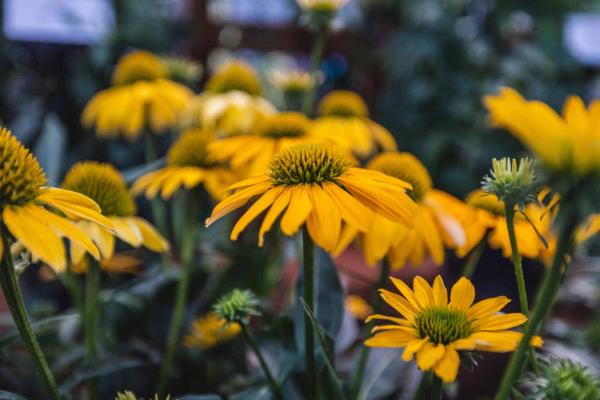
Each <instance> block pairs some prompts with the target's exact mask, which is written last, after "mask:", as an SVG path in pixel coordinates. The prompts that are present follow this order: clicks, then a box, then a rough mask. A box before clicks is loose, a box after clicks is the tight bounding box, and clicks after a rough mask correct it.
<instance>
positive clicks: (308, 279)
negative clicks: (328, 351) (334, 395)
mask: <svg viewBox="0 0 600 400" xmlns="http://www.w3.org/2000/svg"><path fill="white" fill-rule="evenodd" d="M302 253H303V263H304V294H303V297H304V301H305V302H306V305H307V306H308V308H309V309H311V310H313V312H316V310H315V245H314V243H313V241H312V239H311V237H310V235H309V233H308V229H307V228H306V227H304V228H303V229H302ZM304 357H305V367H306V378H307V379H306V384H307V387H306V390H307V398H309V399H316V398H317V363H316V360H315V334H314V332H313V327H312V323H311V321H310V317H309V316H308V315H306V313H304Z"/></svg>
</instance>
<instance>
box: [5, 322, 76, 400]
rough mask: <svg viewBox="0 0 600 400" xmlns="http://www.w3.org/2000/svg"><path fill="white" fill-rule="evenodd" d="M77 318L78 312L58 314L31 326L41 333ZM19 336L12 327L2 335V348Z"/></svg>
mask: <svg viewBox="0 0 600 400" xmlns="http://www.w3.org/2000/svg"><path fill="white" fill-rule="evenodd" d="M76 319H79V315H78V314H65V315H57V316H53V317H49V318H44V319H40V320H38V321H35V322H32V323H31V327H32V328H33V331H34V332H35V333H40V332H41V331H43V330H45V329H49V328H51V327H53V326H55V325H59V324H61V323H63V322H68V321H72V320H76ZM19 337H20V336H19V332H17V330H15V329H11V330H10V331H8V332H7V333H4V334H3V335H0V348H2V347H4V346H7V345H8V344H9V343H10V342H12V341H13V340H15V339H18V338H19ZM0 399H1V397H0Z"/></svg>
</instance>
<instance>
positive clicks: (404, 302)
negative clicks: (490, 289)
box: [365, 276, 542, 383]
mask: <svg viewBox="0 0 600 400" xmlns="http://www.w3.org/2000/svg"><path fill="white" fill-rule="evenodd" d="M390 279H391V280H392V283H393V284H394V286H395V287H396V288H397V289H398V291H400V293H401V294H402V295H401V296H400V295H398V294H396V293H393V292H390V291H388V290H385V289H380V290H379V293H380V296H381V298H382V299H383V301H385V302H386V303H387V304H389V305H390V306H391V307H393V308H394V309H395V310H396V311H398V313H399V314H400V317H392V316H387V315H381V314H375V315H371V316H370V317H369V318H367V322H369V321H371V320H383V321H387V322H390V324H387V325H380V326H376V327H375V328H373V332H374V333H375V332H376V334H375V335H374V336H373V337H371V338H370V339H367V340H366V341H365V344H366V345H367V346H371V347H403V348H404V353H403V354H402V359H403V360H404V361H410V360H412V359H413V357H416V360H417V365H418V366H419V368H420V369H421V370H423V371H429V370H433V372H434V373H435V374H436V375H437V376H438V377H440V378H441V379H442V381H444V382H446V383H449V382H453V381H454V380H456V376H457V374H458V368H459V366H460V357H459V354H458V352H459V351H472V350H481V351H490V352H496V353H504V352H510V351H513V350H514V349H515V348H516V347H517V346H518V345H519V342H520V341H521V338H522V336H523V335H522V333H521V332H516V331H513V330H510V329H511V328H514V327H517V326H519V325H522V324H524V323H525V322H526V321H527V317H526V316H525V315H523V314H521V313H510V314H500V311H501V310H502V309H503V308H504V306H506V305H507V304H508V303H509V302H510V299H508V298H507V297H505V296H499V297H493V298H489V299H485V300H481V301H478V302H477V303H475V304H473V301H474V300H475V287H473V285H472V284H471V281H469V280H468V279H467V278H464V277H463V278H460V279H459V280H458V282H456V283H455V284H454V286H452V290H451V291H450V298H449V299H448V291H447V289H446V287H445V286H444V281H443V280H442V277H441V276H437V277H436V278H435V280H434V282H433V287H432V286H430V285H429V283H427V281H425V279H423V278H421V277H419V276H417V277H416V278H415V279H414V281H413V288H412V289H411V288H410V287H409V286H408V285H407V284H405V283H404V282H402V281H401V280H399V279H395V278H392V277H390ZM531 344H532V345H533V346H537V347H539V346H541V345H542V340H541V338H539V337H537V336H536V337H534V338H533V339H532V343H531Z"/></svg>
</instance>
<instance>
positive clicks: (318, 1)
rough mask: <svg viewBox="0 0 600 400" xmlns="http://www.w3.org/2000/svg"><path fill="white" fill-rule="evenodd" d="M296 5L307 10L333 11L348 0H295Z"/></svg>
mask: <svg viewBox="0 0 600 400" xmlns="http://www.w3.org/2000/svg"><path fill="white" fill-rule="evenodd" d="M296 1H297V2H298V5H299V6H300V7H301V8H302V9H304V10H308V11H313V12H314V11H317V12H318V11H322V12H334V11H337V10H339V9H340V8H342V7H343V6H344V5H345V4H346V3H348V0H296Z"/></svg>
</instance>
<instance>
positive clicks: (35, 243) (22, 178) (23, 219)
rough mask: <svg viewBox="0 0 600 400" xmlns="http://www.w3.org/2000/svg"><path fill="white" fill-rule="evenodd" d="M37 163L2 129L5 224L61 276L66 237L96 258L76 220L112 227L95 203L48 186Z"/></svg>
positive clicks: (0, 196) (0, 195)
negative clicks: (75, 222)
mask: <svg viewBox="0 0 600 400" xmlns="http://www.w3.org/2000/svg"><path fill="white" fill-rule="evenodd" d="M46 183H47V180H46V175H45V174H44V171H43V170H42V168H41V167H40V165H39V164H38V161H37V159H36V158H35V157H34V156H33V155H32V154H31V153H30V152H29V150H28V149H27V148H26V147H24V146H23V145H22V144H21V142H19V141H18V140H17V139H16V138H15V137H14V136H13V135H12V134H11V133H10V131H8V130H7V129H4V128H2V129H0V208H1V210H2V223H3V225H4V226H6V228H7V229H8V231H9V232H10V233H11V234H12V235H13V236H14V238H15V239H16V240H17V241H19V242H20V243H21V245H23V247H25V248H26V249H27V250H28V251H29V252H30V253H31V255H32V257H33V259H36V260H37V259H39V260H42V261H43V262H45V263H46V264H48V265H49V266H51V267H52V268H53V269H54V270H56V271H57V272H61V271H64V269H65V267H66V260H67V259H66V251H65V245H64V243H63V240H62V238H67V239H69V240H70V241H71V243H77V244H78V245H79V246H81V248H83V249H85V251H87V252H88V253H90V254H91V255H92V256H93V257H95V258H99V256H100V255H99V253H98V249H97V248H96V246H94V243H92V241H91V240H90V238H89V237H88V236H87V234H86V233H85V232H83V231H82V230H81V229H79V228H78V227H77V226H76V225H75V224H74V223H73V222H72V221H80V220H81V221H90V222H91V223H94V224H99V225H102V226H103V227H105V228H107V229H111V228H112V227H113V224H112V222H111V221H109V220H108V219H107V218H106V217H104V216H102V215H101V214H100V207H98V204H96V203H95V202H94V201H93V200H92V199H90V198H88V197H86V196H84V195H82V194H79V193H76V192H72V191H70V190H63V189H57V188H51V187H45V186H44V185H46Z"/></svg>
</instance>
